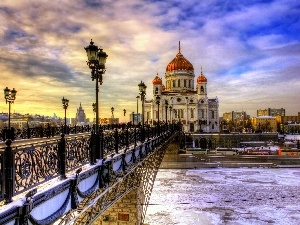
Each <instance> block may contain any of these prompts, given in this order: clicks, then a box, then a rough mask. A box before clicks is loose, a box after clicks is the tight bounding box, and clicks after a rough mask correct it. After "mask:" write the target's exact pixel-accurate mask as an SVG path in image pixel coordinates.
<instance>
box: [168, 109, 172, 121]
mask: <svg viewBox="0 0 300 225" xmlns="http://www.w3.org/2000/svg"><path fill="white" fill-rule="evenodd" d="M169 110H170V123H171V122H172V106H171V105H170V106H169Z"/></svg>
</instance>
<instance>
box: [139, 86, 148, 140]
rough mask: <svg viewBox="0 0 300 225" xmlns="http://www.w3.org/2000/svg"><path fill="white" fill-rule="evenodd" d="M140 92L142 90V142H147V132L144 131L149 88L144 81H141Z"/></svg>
mask: <svg viewBox="0 0 300 225" xmlns="http://www.w3.org/2000/svg"><path fill="white" fill-rule="evenodd" d="M138 86H139V90H140V95H141V101H142V141H144V140H145V130H144V121H145V120H144V118H145V116H144V114H145V112H144V111H145V108H144V106H145V96H146V89H147V86H146V85H145V83H144V82H143V81H141V83H139V85H138Z"/></svg>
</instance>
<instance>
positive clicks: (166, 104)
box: [165, 100, 169, 124]
mask: <svg viewBox="0 0 300 225" xmlns="http://www.w3.org/2000/svg"><path fill="white" fill-rule="evenodd" d="M168 106H169V103H168V100H165V109H166V124H167V123H168Z"/></svg>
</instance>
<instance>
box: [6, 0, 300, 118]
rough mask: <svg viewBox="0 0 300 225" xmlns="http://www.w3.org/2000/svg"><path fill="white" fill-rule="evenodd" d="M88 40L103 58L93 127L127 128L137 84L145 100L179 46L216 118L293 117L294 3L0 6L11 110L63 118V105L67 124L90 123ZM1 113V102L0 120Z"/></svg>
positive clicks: (77, 0) (298, 11) (79, 0)
mask: <svg viewBox="0 0 300 225" xmlns="http://www.w3.org/2000/svg"><path fill="white" fill-rule="evenodd" d="M91 39H93V41H94V42H95V45H97V46H99V47H101V48H103V51H105V52H106V53H107V55H108V58H107V61H106V73H105V74H104V77H103V84H102V85H101V86H100V92H99V100H100V101H99V111H100V118H104V117H110V116H111V110H110V109H111V107H114V109H115V110H114V116H115V117H118V118H120V121H129V116H128V115H129V113H131V112H136V108H137V99H136V96H137V95H139V91H138V84H139V83H140V82H141V81H143V82H144V83H145V84H146V86H147V94H146V99H147V100H150V99H152V80H153V79H154V77H155V76H156V74H157V73H158V75H159V76H160V77H162V80H163V84H165V77H164V75H165V72H166V67H167V65H168V63H169V62H171V61H172V59H173V58H174V57H175V56H176V54H177V52H178V42H179V41H180V43H181V53H182V54H183V55H184V57H185V58H186V59H188V60H189V61H190V62H191V63H192V64H193V66H194V70H195V80H196V79H197V77H198V76H199V75H200V73H201V67H202V70H203V74H204V75H205V76H206V78H207V80H208V84H207V89H208V90H207V91H208V97H209V98H215V97H216V96H217V97H218V99H219V114H220V116H222V114H223V113H225V112H230V111H239V112H240V111H246V112H247V114H249V115H250V116H256V110H258V109H266V108H285V109H286V115H297V114H298V112H300V106H299V96H300V88H299V87H300V79H299V74H300V72H299V71H300V2H299V1H298V0H269V1H267V0H266V1H264V0H247V1H246V0H245V1H241V0H209V1H207V0H168V1H166V0H153V1H151V0H126V1H123V0H72V1H68V0H51V1H48V0H36V1H32V0H19V1H10V0H1V1H0V51H1V54H0V84H1V85H0V86H1V87H2V88H3V89H4V88H5V87H8V88H10V89H12V88H15V89H16V90H17V96H16V100H15V103H14V104H13V105H12V111H13V112H19V113H24V114H25V113H29V114H40V115H46V116H52V115H53V114H54V113H55V114H56V115H58V116H60V117H64V109H63V107H62V103H61V99H62V97H65V98H67V99H69V108H68V110H67V117H70V118H74V117H75V114H76V110H77V108H78V107H79V105H80V103H81V105H82V107H83V109H84V110H85V113H86V115H87V117H88V118H93V117H94V115H93V111H92V104H93V102H95V81H92V79H91V72H90V69H89V68H88V66H87V65H86V61H87V57H86V53H85V50H84V47H86V46H88V45H89V43H90V40H91ZM195 83H196V82H195ZM138 104H139V110H140V112H141V102H139V103H138ZM123 109H126V111H127V114H126V116H125V117H124V115H123ZM7 111H8V105H7V104H6V103H5V99H4V96H3V97H2V101H1V100H0V112H7Z"/></svg>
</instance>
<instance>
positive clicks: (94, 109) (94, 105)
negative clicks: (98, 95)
mask: <svg viewBox="0 0 300 225" xmlns="http://www.w3.org/2000/svg"><path fill="white" fill-rule="evenodd" d="M92 107H93V113H94V121H95V114H96V103H93V104H92Z"/></svg>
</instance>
